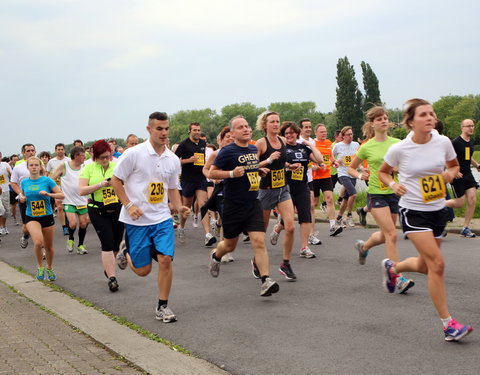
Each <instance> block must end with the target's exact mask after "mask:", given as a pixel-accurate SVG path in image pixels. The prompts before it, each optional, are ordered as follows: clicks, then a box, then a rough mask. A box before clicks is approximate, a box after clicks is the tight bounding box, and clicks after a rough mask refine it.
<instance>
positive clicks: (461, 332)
mask: <svg viewBox="0 0 480 375" xmlns="http://www.w3.org/2000/svg"><path fill="white" fill-rule="evenodd" d="M472 331H473V328H472V327H471V326H464V325H462V324H460V323H459V322H457V321H456V320H455V319H451V320H450V321H449V322H448V326H447V328H444V329H443V333H445V341H460V340H461V339H463V338H464V337H465V336H467V335H468V334H469V333H470V332H472Z"/></svg>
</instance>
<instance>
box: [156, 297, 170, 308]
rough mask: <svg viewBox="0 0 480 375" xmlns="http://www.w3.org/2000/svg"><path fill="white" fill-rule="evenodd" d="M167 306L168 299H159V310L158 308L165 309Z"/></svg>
mask: <svg viewBox="0 0 480 375" xmlns="http://www.w3.org/2000/svg"><path fill="white" fill-rule="evenodd" d="M167 305H168V299H159V300H158V308H159V309H160V307H162V306H163V307H167Z"/></svg>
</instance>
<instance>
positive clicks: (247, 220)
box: [222, 199, 265, 239]
mask: <svg viewBox="0 0 480 375" xmlns="http://www.w3.org/2000/svg"><path fill="white" fill-rule="evenodd" d="M222 220H223V223H222V224H223V237H225V238H228V239H232V238H236V237H238V236H239V235H240V233H242V232H247V233H248V232H265V227H264V224H263V210H262V206H261V204H260V201H259V200H258V199H256V200H255V201H254V202H252V203H251V204H245V203H236V202H233V201H231V200H228V199H224V200H223V215H222Z"/></svg>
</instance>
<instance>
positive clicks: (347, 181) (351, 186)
mask: <svg viewBox="0 0 480 375" xmlns="http://www.w3.org/2000/svg"><path fill="white" fill-rule="evenodd" d="M338 180H339V181H340V183H341V184H342V185H343V187H344V188H345V194H344V196H343V198H344V199H348V198H349V197H351V196H352V195H355V194H357V190H356V189H355V185H356V184H357V179H356V178H353V177H349V176H341V177H339V178H338Z"/></svg>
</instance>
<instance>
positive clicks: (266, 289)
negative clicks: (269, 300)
mask: <svg viewBox="0 0 480 375" xmlns="http://www.w3.org/2000/svg"><path fill="white" fill-rule="evenodd" d="M279 290H280V286H279V285H278V284H277V283H276V282H275V281H273V280H272V279H271V278H269V277H267V278H266V279H265V281H264V282H263V283H262V286H261V288H260V296H262V297H270V296H271V295H272V294H273V293H277V292H278V291H279Z"/></svg>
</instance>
